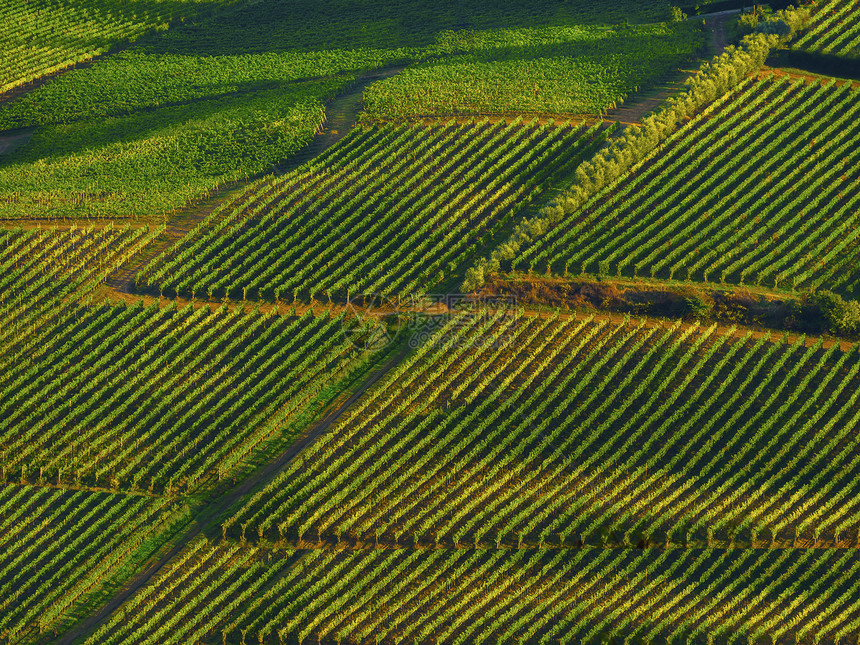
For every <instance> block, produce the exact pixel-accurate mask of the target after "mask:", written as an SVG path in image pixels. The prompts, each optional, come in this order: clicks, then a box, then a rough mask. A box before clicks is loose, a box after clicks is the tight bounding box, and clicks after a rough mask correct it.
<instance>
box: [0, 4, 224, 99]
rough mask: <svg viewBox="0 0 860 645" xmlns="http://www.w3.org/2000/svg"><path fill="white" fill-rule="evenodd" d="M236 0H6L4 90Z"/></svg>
mask: <svg viewBox="0 0 860 645" xmlns="http://www.w3.org/2000/svg"><path fill="white" fill-rule="evenodd" d="M234 1H235V0H191V1H190V2H189V0H166V1H165V0H159V1H155V0H123V1H122V2H117V0H84V1H83V2H80V1H79V2H76V3H74V4H69V3H63V2H59V1H58V0H24V1H23V2H22V1H17V2H16V1H15V0H4V1H3V2H2V3H0V23H2V24H3V25H4V26H8V27H11V26H13V25H14V27H15V28H14V29H4V30H3V34H2V35H0V93H3V92H6V91H8V90H11V89H14V88H16V87H18V86H20V85H24V84H25V83H29V82H31V81H33V80H36V79H38V78H40V77H42V76H45V75H47V74H52V73H54V72H57V71H59V70H62V69H64V68H66V67H69V66H71V65H74V64H76V63H81V62H84V61H88V60H90V59H92V58H93V57H95V56H98V55H100V54H103V53H105V52H107V51H108V50H110V49H111V48H112V47H114V46H115V45H117V44H120V43H126V42H132V41H135V40H137V39H138V38H140V37H141V36H143V35H144V34H146V33H148V32H152V31H154V30H163V29H166V28H167V27H168V26H169V24H170V23H171V22H173V21H177V20H185V19H187V18H192V17H195V16H196V15H197V14H198V13H199V12H200V11H201V10H212V9H217V8H221V7H226V6H229V5H230V4H231V3H232V2H234Z"/></svg>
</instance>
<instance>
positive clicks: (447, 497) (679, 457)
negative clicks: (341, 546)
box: [224, 316, 860, 548]
mask: <svg viewBox="0 0 860 645" xmlns="http://www.w3.org/2000/svg"><path fill="white" fill-rule="evenodd" d="M858 374H860V351H858V348H857V347H856V346H855V347H854V348H853V349H851V350H850V351H845V352H843V351H841V350H840V349H839V347H838V346H836V345H834V346H833V347H831V348H829V349H824V348H823V347H822V345H821V343H820V342H819V343H817V344H815V345H814V346H812V347H807V346H806V345H804V343H803V339H802V338H801V339H798V340H795V341H788V340H786V339H785V338H775V339H770V338H768V337H767V336H766V335H765V336H763V337H761V338H754V337H752V335H751V334H747V335H746V336H743V337H737V336H735V335H734V334H733V333H732V332H731V331H729V332H727V333H718V332H717V331H716V329H715V327H710V328H708V329H700V328H696V327H689V328H682V327H679V326H678V325H673V326H671V327H668V328H664V327H658V326H649V325H646V324H645V322H644V321H643V322H642V323H637V324H634V323H632V322H626V323H623V324H612V323H608V322H599V323H598V322H589V321H576V320H557V319H541V318H534V317H523V318H521V319H519V320H517V318H516V317H510V316H496V317H483V316H475V317H467V318H456V319H454V320H452V321H451V323H450V324H449V327H447V328H445V329H443V330H441V331H440V332H438V335H437V336H435V337H434V338H433V339H432V340H431V341H430V342H428V343H427V344H425V345H424V346H423V347H422V348H421V349H419V350H418V351H417V352H415V353H414V354H413V355H411V356H410V357H409V358H408V359H407V360H406V361H404V362H403V363H402V364H401V365H400V366H398V368H397V369H396V370H395V372H394V373H392V374H391V375H389V377H387V378H386V381H385V383H384V384H383V385H381V386H380V387H378V388H375V389H374V390H373V391H372V392H371V393H370V394H368V395H367V396H366V397H365V398H364V399H363V400H362V401H361V402H360V403H359V404H357V405H356V406H355V407H354V408H352V409H351V410H350V411H349V413H348V414H347V415H346V416H345V417H344V419H343V420H342V422H340V423H339V424H338V426H337V429H336V430H335V431H333V432H331V433H330V434H326V435H325V436H323V437H321V438H320V439H319V440H318V441H317V442H315V443H314V444H313V445H312V446H310V447H309V448H308V449H306V450H305V451H303V452H302V454H301V455H300V456H299V457H298V458H297V459H296V460H295V461H294V462H292V463H291V464H290V466H289V467H288V468H287V469H286V470H285V471H284V472H283V473H282V474H281V475H280V476H279V477H278V478H277V479H276V480H274V481H273V482H272V483H271V484H270V485H269V486H268V487H267V488H266V489H265V490H263V491H261V492H260V493H258V494H257V495H255V496H254V497H253V498H252V499H251V500H250V501H249V502H248V503H247V504H246V505H245V506H244V507H243V508H242V509H241V510H240V511H239V512H237V513H236V514H235V516H233V517H232V518H231V519H230V520H228V521H227V522H226V524H225V525H224V534H225V536H227V537H232V538H236V539H243V540H264V541H287V542H289V543H299V544H304V543H307V542H308V541H311V542H316V541H319V540H322V541H325V542H326V543H329V544H334V543H339V542H341V541H346V542H348V543H358V544H372V543H379V544H389V545H401V546H403V545H413V544H421V545H426V546H436V545H439V546H458V547H464V546H466V545H468V546H473V547H478V546H485V547H486V546H495V547H497V548H498V547H501V546H509V547H511V546H518V547H522V546H525V545H527V546H540V547H543V546H547V545H562V546H581V545H583V544H585V545H588V544H593V545H600V544H605V543H611V544H617V545H621V544H626V545H635V544H637V543H640V542H644V543H645V544H654V543H659V544H666V545H667V546H668V545H685V546H695V545H699V546H704V545H707V546H715V545H716V546H729V545H732V546H734V545H736V544H745V545H755V546H768V545H771V546H773V545H792V544H797V543H799V542H800V543H806V542H810V543H815V544H819V545H820V544H830V545H841V544H846V543H848V544H850V545H855V544H856V543H857V540H858V538H860V534H858V531H860V520H858V510H860V507H858V499H860V497H858V493H860V485H858V483H857V480H856V477H855V475H856V469H857V467H858V463H860V450H858V443H857V436H856V435H857V430H858V427H860V425H858V424H860V377H858Z"/></svg>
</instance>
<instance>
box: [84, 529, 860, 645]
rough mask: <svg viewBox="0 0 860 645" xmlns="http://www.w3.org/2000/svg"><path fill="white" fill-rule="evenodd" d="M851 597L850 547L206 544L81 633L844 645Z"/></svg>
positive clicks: (271, 639)
mask: <svg viewBox="0 0 860 645" xmlns="http://www.w3.org/2000/svg"><path fill="white" fill-rule="evenodd" d="M858 591H860V555H858V551H857V550H856V549H839V550H820V549H775V550H760V549H756V550H743V549H646V550H639V549H632V550H617V549H581V550H577V549H547V550H541V549H500V550H496V549H478V550H472V549H426V550H425V549H419V550H412V549H397V550H384V549H382V550H360V551H351V550H312V551H277V550H274V551H273V550H269V549H261V548H256V547H250V546H239V545H237V544H231V543H223V544H220V545H211V544H208V543H207V542H206V541H205V540H199V541H197V542H195V543H194V544H193V545H191V546H190V547H189V548H188V549H187V550H186V551H185V552H184V553H183V554H182V555H181V556H180V557H179V558H177V560H176V561H175V562H174V563H172V565H171V567H169V568H168V569H167V570H165V571H164V573H163V574H162V575H161V576H160V577H159V578H158V579H157V580H156V581H155V582H154V584H152V585H150V586H148V587H147V588H145V589H144V590H142V591H141V592H139V593H138V594H137V595H136V596H134V597H133V598H132V599H131V600H130V601H129V603H128V604H127V606H126V607H125V608H124V609H123V610H121V611H120V612H117V613H116V614H115V615H114V616H113V617H112V618H111V619H110V620H109V621H107V622H106V623H105V625H104V626H103V627H102V628H101V629H100V630H98V631H97V632H96V633H95V634H94V635H93V636H92V637H91V638H90V639H89V640H88V641H86V642H87V643H88V645H101V644H102V643H117V644H119V643H127V642H131V641H132V640H134V642H140V643H187V642H197V643H210V644H216V643H228V644H235V643H251V642H253V643H257V642H259V643H284V642H286V643H302V642H304V643H307V642H314V643H317V642H319V643H340V642H353V643H374V642H377V643H379V642H382V643H394V642H397V643H426V642H437V643H583V642H587V643H590V642H606V641H609V640H619V641H620V640H625V639H627V640H629V639H641V640H642V641H643V642H651V641H654V640H657V639H659V640H668V641H670V642H676V641H681V640H684V641H686V642H691V643H706V642H717V643H722V642H729V641H730V639H749V640H759V639H768V638H773V639H775V640H776V641H777V642H784V641H794V640H795V639H796V640H797V641H799V642H804V641H806V640H808V641H820V642H836V641H837V640H840V639H841V640H842V641H843V642H844V641H850V640H853V639H856V638H857V636H858V627H860V619H858V618H857V612H858V608H860V604H858V603H860V601H858ZM213 607H218V608H219V610H218V611H212V610H211V609H212V608H213Z"/></svg>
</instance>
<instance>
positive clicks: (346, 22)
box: [143, 0, 663, 56]
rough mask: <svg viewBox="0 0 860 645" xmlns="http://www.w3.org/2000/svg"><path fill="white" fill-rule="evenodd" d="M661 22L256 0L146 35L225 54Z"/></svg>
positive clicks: (643, 16)
mask: <svg viewBox="0 0 860 645" xmlns="http://www.w3.org/2000/svg"><path fill="white" fill-rule="evenodd" d="M631 18H632V19H635V20H648V21H653V20H662V19H663V17H662V16H661V15H655V12H654V11H653V9H651V8H646V9H642V8H641V5H640V3H639V2H632V1H630V0H625V1H622V2H616V3H612V6H610V7H607V6H599V5H597V4H596V3H593V2H590V1H589V2H585V1H581V2H564V3H560V2H559V1H558V0H529V1H528V2H527V1H525V0H512V1H510V2H506V3H504V5H502V6H500V4H499V3H498V1H497V0H434V1H433V2H429V1H416V0H378V1H377V2H373V3H366V2H362V1H358V0H295V1H293V2H283V1H282V2H273V1H271V0H269V1H267V2H260V3H256V4H255V5H253V6H250V7H245V8H242V9H239V10H237V11H232V12H229V13H227V14H223V15H221V16H218V17H216V18H213V19H210V20H206V21H202V22H200V23H197V24H194V25H187V26H180V27H178V28H175V29H172V30H171V31H170V32H168V33H167V34H164V35H163V36H161V37H159V38H157V39H151V40H149V41H148V42H147V43H146V44H145V45H144V47H143V48H144V50H145V51H148V52H152V53H172V54H178V53H181V54H190V55H201V56H223V55H235V54H258V53H267V52H284V51H295V50H314V49H315V50H329V49H341V48H371V49H379V48H397V47H422V46H425V45H430V44H432V43H433V42H434V41H435V38H436V35H437V34H438V33H439V32H441V31H444V30H449V29H498V28H505V27H508V28H510V27H513V28H521V27H547V26H557V25H574V24H613V23H614V24H621V23H625V22H626V21H627V20H629V19H631Z"/></svg>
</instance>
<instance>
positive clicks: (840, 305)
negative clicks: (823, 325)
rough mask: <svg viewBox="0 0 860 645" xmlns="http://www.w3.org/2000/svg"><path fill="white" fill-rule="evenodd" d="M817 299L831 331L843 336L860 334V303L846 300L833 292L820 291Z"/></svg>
mask: <svg viewBox="0 0 860 645" xmlns="http://www.w3.org/2000/svg"><path fill="white" fill-rule="evenodd" d="M815 299H816V301H817V302H818V306H819V307H821V313H822V314H823V315H824V318H825V320H827V323H828V325H829V327H830V329H832V330H833V331H835V332H838V333H842V334H856V333H857V332H860V302H857V301H856V300H844V299H843V298H842V296H840V295H839V294H837V293H833V292H832V291H819V292H818V293H817V294H816V297H815Z"/></svg>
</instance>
